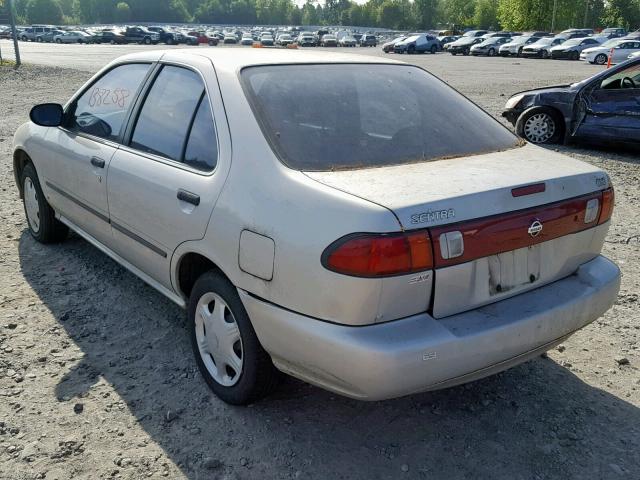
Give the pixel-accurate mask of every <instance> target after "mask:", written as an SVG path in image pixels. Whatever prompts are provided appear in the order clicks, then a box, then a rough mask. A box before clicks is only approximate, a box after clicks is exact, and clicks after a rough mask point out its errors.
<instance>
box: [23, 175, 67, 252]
mask: <svg viewBox="0 0 640 480" xmlns="http://www.w3.org/2000/svg"><path fill="white" fill-rule="evenodd" d="M21 181H22V203H23V205H24V214H25V216H26V217H27V224H28V225H29V232H30V233H31V235H32V236H33V238H35V239H36V240H37V241H38V242H40V243H55V242H61V241H62V240H64V239H65V238H67V234H68V232H69V229H68V228H67V226H66V225H64V224H63V223H61V222H60V221H59V220H58V219H56V217H55V212H54V211H53V208H51V206H50V205H49V202H47V199H46V198H45V196H44V194H43V193H42V188H41V187H40V180H39V179H38V174H37V173H36V169H35V168H34V167H33V164H31V163H29V164H27V165H26V166H25V167H24V170H23V171H22V180H21Z"/></svg>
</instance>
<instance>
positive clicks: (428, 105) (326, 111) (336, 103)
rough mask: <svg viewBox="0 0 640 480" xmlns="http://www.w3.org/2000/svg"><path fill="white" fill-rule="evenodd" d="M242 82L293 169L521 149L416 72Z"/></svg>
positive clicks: (333, 70) (289, 68)
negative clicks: (516, 147)
mask: <svg viewBox="0 0 640 480" xmlns="http://www.w3.org/2000/svg"><path fill="white" fill-rule="evenodd" d="M241 75H242V80H243V86H244V88H245V91H246V93H247V96H248V98H249V101H250V103H251V105H252V107H253V109H254V112H255V114H256V116H257V118H258V120H259V122H260V124H261V127H262V130H263V133H264V134H265V136H266V137H267V139H268V140H269V141H270V143H271V145H272V146H273V148H274V150H275V151H276V153H277V154H278V156H279V157H280V159H281V160H282V161H283V162H284V163H285V164H286V165H287V166H289V167H290V168H293V169H297V170H310V171H327V170H337V169H355V168H367V167H374V166H387V165H398V164H405V163H413V162H423V161H432V160H437V159H442V158H451V157H460V156H464V155H470V154H476V153H488V152H494V151H499V150H505V149H509V148H513V147H515V146H517V145H519V141H518V139H517V138H516V137H515V135H513V134H512V133H511V132H509V131H508V130H507V129H506V128H504V127H503V126H501V125H500V124H499V123H498V122H497V121H495V120H494V119H493V118H491V117H490V116H489V115H488V114H487V113H486V112H484V111H483V110H482V109H480V108H479V107H477V106H476V105H474V104H473V103H471V102H470V101H469V100H467V99H466V98H464V97H463V96H462V95H460V94H459V93H457V92H456V91H455V90H453V89H452V88H450V87H448V86H447V85H446V84H445V83H443V82H441V81H440V80H438V79H437V78H435V77H434V76H432V75H430V74H428V73H427V72H425V71H424V70H422V69H420V68H417V67H413V66H409V65H381V64H330V65H327V64H324V65H273V66H257V67H249V68H245V69H243V70H242V73H241Z"/></svg>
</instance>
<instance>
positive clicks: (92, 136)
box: [58, 61, 157, 147]
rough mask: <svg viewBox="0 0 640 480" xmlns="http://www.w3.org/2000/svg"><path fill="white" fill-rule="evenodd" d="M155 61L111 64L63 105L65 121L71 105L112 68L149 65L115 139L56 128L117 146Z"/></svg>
mask: <svg viewBox="0 0 640 480" xmlns="http://www.w3.org/2000/svg"><path fill="white" fill-rule="evenodd" d="M156 64H157V62H149V61H130V62H123V63H118V64H116V65H113V66H112V67H111V68H109V69H108V70H105V71H104V72H102V75H100V76H99V77H97V78H95V80H93V81H92V82H91V83H89V84H87V85H85V86H84V87H83V88H82V89H80V90H79V91H78V92H76V94H75V95H74V96H73V97H71V99H70V100H69V101H68V102H67V104H66V105H65V106H64V110H63V111H64V113H63V117H62V118H63V119H64V120H63V121H64V122H66V121H67V120H68V117H67V115H69V112H70V110H71V107H72V106H73V105H74V104H75V103H76V101H77V100H78V99H79V98H80V97H82V96H83V95H84V94H85V93H87V92H88V91H89V90H90V89H91V88H93V86H94V85H95V84H96V83H98V82H99V81H100V80H102V79H103V78H104V77H105V76H106V75H108V74H109V73H111V72H112V71H113V70H115V69H116V68H119V67H123V66H126V65H148V66H149V70H148V71H147V73H146V75H145V76H144V78H143V79H142V81H141V82H140V85H138V88H137V90H136V93H135V94H134V95H133V101H132V102H131V104H130V105H129V107H128V109H127V112H126V113H125V116H124V119H123V121H122V125H121V126H120V132H118V136H117V137H116V139H115V140H109V139H107V138H102V137H98V136H96V135H91V134H90V133H86V132H82V131H79V130H70V129H69V128H67V127H66V126H64V124H63V125H61V126H59V127H58V128H59V129H60V130H63V131H65V132H67V133H70V134H72V135H77V136H80V137H83V138H87V139H89V140H93V141H94V142H98V143H102V144H105V145H109V146H113V147H118V145H121V144H122V139H123V135H124V132H125V129H126V126H127V125H128V123H129V121H130V118H131V112H132V111H133V109H134V107H135V105H136V103H137V101H138V98H139V96H140V94H141V92H142V91H143V89H144V87H145V85H146V84H147V82H148V81H149V78H150V76H151V75H152V74H153V72H154V71H155V70H156V69H157V65H156Z"/></svg>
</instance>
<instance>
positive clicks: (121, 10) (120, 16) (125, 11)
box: [115, 2, 131, 22]
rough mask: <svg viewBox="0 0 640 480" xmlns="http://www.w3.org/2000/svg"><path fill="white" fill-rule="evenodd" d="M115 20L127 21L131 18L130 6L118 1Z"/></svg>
mask: <svg viewBox="0 0 640 480" xmlns="http://www.w3.org/2000/svg"><path fill="white" fill-rule="evenodd" d="M115 17H116V21H118V22H128V21H129V20H131V7H129V4H128V3H126V2H120V3H118V4H117V5H116V15H115Z"/></svg>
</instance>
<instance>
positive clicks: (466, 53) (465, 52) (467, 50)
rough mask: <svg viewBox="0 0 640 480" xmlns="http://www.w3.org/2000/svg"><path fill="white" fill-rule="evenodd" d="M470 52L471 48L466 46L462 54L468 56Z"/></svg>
mask: <svg viewBox="0 0 640 480" xmlns="http://www.w3.org/2000/svg"><path fill="white" fill-rule="evenodd" d="M469 52H470V50H469V49H468V48H465V49H464V50H463V51H462V55H464V56H465V57H468V56H469Z"/></svg>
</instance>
